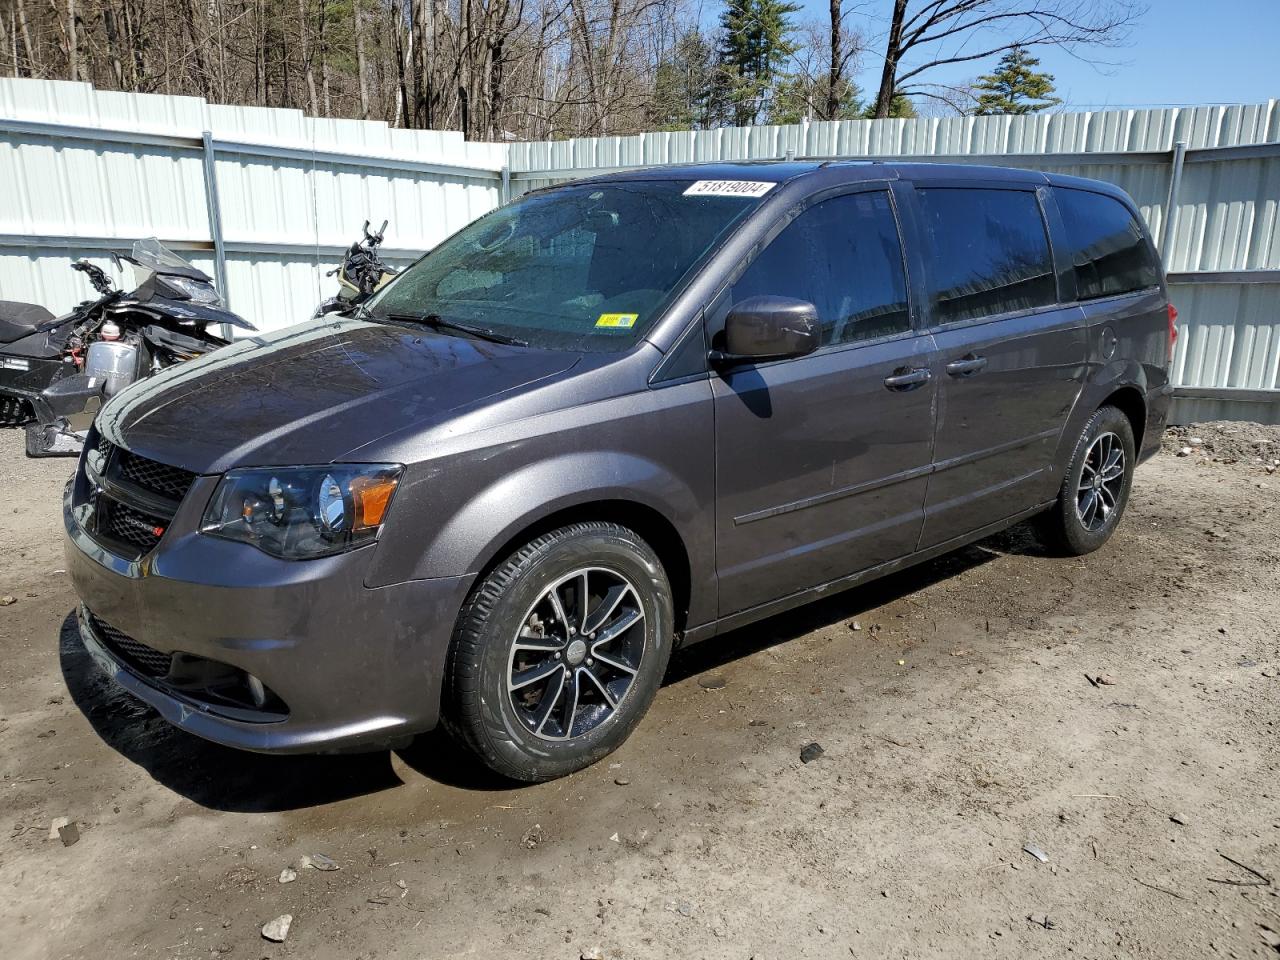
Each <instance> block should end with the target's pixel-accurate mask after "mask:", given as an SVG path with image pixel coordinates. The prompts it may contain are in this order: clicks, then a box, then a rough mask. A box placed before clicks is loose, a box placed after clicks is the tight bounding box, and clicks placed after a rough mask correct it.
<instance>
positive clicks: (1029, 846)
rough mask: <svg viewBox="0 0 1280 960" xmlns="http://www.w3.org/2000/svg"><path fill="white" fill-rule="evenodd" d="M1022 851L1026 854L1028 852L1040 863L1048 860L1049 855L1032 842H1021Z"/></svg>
mask: <svg viewBox="0 0 1280 960" xmlns="http://www.w3.org/2000/svg"><path fill="white" fill-rule="evenodd" d="M1022 852H1023V853H1026V854H1030V855H1031V856H1033V857H1035V858H1036V859H1037V860H1039V861H1040V862H1041V863H1048V862H1049V855H1048V854H1047V853H1045V852H1044V851H1043V850H1041V849H1040V848H1039V847H1037V846H1036V845H1035V844H1034V843H1025V844H1023V845H1022Z"/></svg>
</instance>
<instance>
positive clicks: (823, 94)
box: [769, 73, 866, 123]
mask: <svg viewBox="0 0 1280 960" xmlns="http://www.w3.org/2000/svg"><path fill="white" fill-rule="evenodd" d="M830 83H831V78H830V77H829V76H827V74H825V73H824V74H822V75H821V76H818V77H808V76H805V75H804V74H802V73H797V74H791V75H789V76H785V77H783V78H782V79H781V80H780V81H779V82H778V84H777V87H776V88H775V91H774V94H773V98H772V102H771V103H770V105H769V123H799V122H800V121H802V120H805V119H808V120H857V119H859V118H861V117H862V116H863V114H864V112H865V110H866V104H864V103H863V102H862V99H861V96H860V92H859V90H858V88H857V86H855V85H854V84H853V83H852V82H851V81H850V80H848V79H847V78H845V77H841V78H840V82H839V84H838V85H837V87H836V95H835V97H834V100H835V105H836V112H835V114H834V116H827V109H828V107H829V106H830V105H831V99H830V98H828V97H827V88H828V86H830Z"/></svg>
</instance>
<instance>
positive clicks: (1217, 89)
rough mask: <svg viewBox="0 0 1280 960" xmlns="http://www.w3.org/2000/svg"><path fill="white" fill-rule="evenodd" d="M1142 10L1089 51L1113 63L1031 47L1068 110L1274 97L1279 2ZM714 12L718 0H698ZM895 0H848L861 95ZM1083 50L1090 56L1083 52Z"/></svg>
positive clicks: (1203, 1)
mask: <svg viewBox="0 0 1280 960" xmlns="http://www.w3.org/2000/svg"><path fill="white" fill-rule="evenodd" d="M799 2H801V3H802V4H803V6H804V10H803V12H802V13H799V14H797V15H796V16H797V19H798V20H802V21H808V20H820V21H825V20H826V19H827V17H828V16H829V13H828V2H827V0H799ZM1146 2H1147V5H1148V7H1149V9H1148V11H1147V13H1146V15H1145V16H1144V17H1143V18H1142V21H1141V22H1140V24H1139V26H1138V28H1137V29H1136V30H1135V31H1134V32H1133V36H1132V37H1131V40H1130V43H1129V45H1128V46H1126V47H1122V48H1120V49H1111V50H1102V51H1095V52H1094V53H1093V54H1092V56H1094V57H1098V58H1102V59H1106V60H1108V61H1110V62H1111V63H1112V64H1113V65H1111V66H1094V65H1092V64H1089V63H1083V62H1081V61H1080V60H1078V59H1076V58H1075V57H1073V56H1071V55H1070V54H1068V53H1066V52H1065V51H1062V50H1057V49H1054V48H1052V47H1041V48H1039V49H1038V50H1037V51H1036V55H1037V56H1039V57H1040V60H1041V64H1040V69H1042V70H1045V71H1047V72H1049V73H1052V74H1053V75H1054V78H1055V80H1056V83H1057V88H1058V95H1059V96H1060V97H1062V98H1063V100H1065V101H1066V105H1065V106H1066V107H1067V108H1079V109H1087V110H1092V109H1098V108H1100V107H1105V106H1117V107H1119V106H1130V105H1142V106H1146V105H1151V106H1164V105H1173V104H1194V103H1254V102H1258V101H1262V100H1267V99H1270V98H1272V97H1280V0H1146ZM703 3H704V9H706V10H708V11H712V10H715V11H717V12H716V13H714V14H712V17H713V18H714V16H716V15H718V9H719V7H720V4H719V3H718V2H717V0H703ZM892 6H893V3H892V0H845V7H846V8H847V9H849V10H850V13H849V17H848V19H847V22H848V23H849V24H850V25H851V26H854V27H856V28H858V29H859V30H861V32H862V33H864V34H865V35H866V36H867V38H868V40H869V41H870V44H869V50H868V52H867V55H866V56H865V57H864V58H863V63H862V68H861V70H860V71H859V72H858V74H857V76H856V77H855V79H856V81H857V83H858V85H859V86H860V87H861V88H862V90H863V91H864V96H871V95H874V93H875V89H876V88H877V87H878V86H879V82H880V68H879V66H878V63H877V56H878V55H879V54H880V53H881V51H882V50H883V33H884V29H885V26H886V18H887V16H888V13H889V11H890V10H891V9H892ZM1086 55H1090V54H1088V53H1086ZM992 65H993V63H985V62H982V61H975V62H973V63H966V64H960V65H958V66H949V67H940V68H938V69H937V70H936V71H931V72H930V73H929V74H926V75H925V77H922V79H929V80H935V81H939V82H944V83H946V82H955V83H959V82H964V81H966V80H970V79H972V78H973V77H976V76H977V75H978V74H980V73H985V72H987V70H988V69H989V68H990V67H991V66H992Z"/></svg>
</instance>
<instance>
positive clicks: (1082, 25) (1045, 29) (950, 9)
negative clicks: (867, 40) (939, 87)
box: [875, 0, 1145, 118]
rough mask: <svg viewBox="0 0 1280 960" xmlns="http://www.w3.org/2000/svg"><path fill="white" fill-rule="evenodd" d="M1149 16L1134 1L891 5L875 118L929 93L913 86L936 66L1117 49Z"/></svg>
mask: <svg viewBox="0 0 1280 960" xmlns="http://www.w3.org/2000/svg"><path fill="white" fill-rule="evenodd" d="M1144 12H1145V8H1144V7H1142V6H1140V5H1139V4H1137V3H1135V2H1133V0H893V13H892V15H891V19H890V21H889V31H888V34H887V35H886V38H885V50H884V65H883V68H882V70H881V74H880V89H879V92H878V93H877V94H876V102H875V115H876V116H877V117H881V118H883V117H887V116H889V112H890V110H891V109H892V106H893V100H894V98H895V97H900V96H909V95H912V94H924V95H927V88H925V87H923V86H922V84H921V83H919V82H917V83H915V84H912V82H911V81H915V80H917V78H919V77H921V76H922V75H923V74H925V73H927V72H928V71H930V70H932V69H934V68H936V67H939V66H942V65H944V64H950V63H966V62H970V61H974V60H982V59H985V58H987V57H991V56H994V55H996V54H999V53H1003V52H1004V51H1006V50H1009V49H1011V48H1013V47H1015V46H1019V47H1034V46H1057V47H1063V48H1066V49H1068V50H1073V51H1074V50H1076V49H1078V48H1087V47H1112V46H1116V45H1118V44H1120V43H1123V42H1124V40H1125V39H1126V37H1127V36H1128V32H1129V28H1130V27H1131V26H1132V25H1133V24H1134V23H1135V22H1136V21H1137V19H1138V18H1139V17H1140V16H1141V15H1142V14H1143V13H1144ZM975 48H976V49H975ZM913 53H915V54H919V56H920V59H919V60H918V61H916V62H913V63H912V64H910V65H904V63H903V60H904V58H907V57H909V56H910V55H911V54H913Z"/></svg>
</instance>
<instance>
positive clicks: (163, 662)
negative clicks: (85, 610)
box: [89, 613, 173, 680]
mask: <svg viewBox="0 0 1280 960" xmlns="http://www.w3.org/2000/svg"><path fill="white" fill-rule="evenodd" d="M89 624H90V625H91V626H92V627H93V632H94V633H95V634H97V636H98V639H99V640H101V641H102V645H103V646H105V647H106V648H107V649H108V650H110V651H111V652H112V653H113V654H115V655H116V656H117V657H119V658H120V659H121V660H122V661H124V663H125V664H127V665H128V666H130V667H132V668H133V669H134V670H136V671H138V672H139V673H141V674H142V675H143V676H146V677H151V678H152V679H153V680H158V679H160V678H161V677H165V676H168V674H169V667H170V665H171V664H172V662H173V654H171V653H164V652H162V651H160V650H155V649H152V648H151V647H148V646H147V645H146V644H145V643H139V642H138V641H137V640H135V639H133V637H131V636H129V635H128V634H127V633H123V632H122V631H120V630H117V629H116V628H115V627H113V626H111V624H109V623H107V622H105V621H103V620H100V619H98V618H97V617H96V616H94V615H93V614H92V613H90V614H89Z"/></svg>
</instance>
